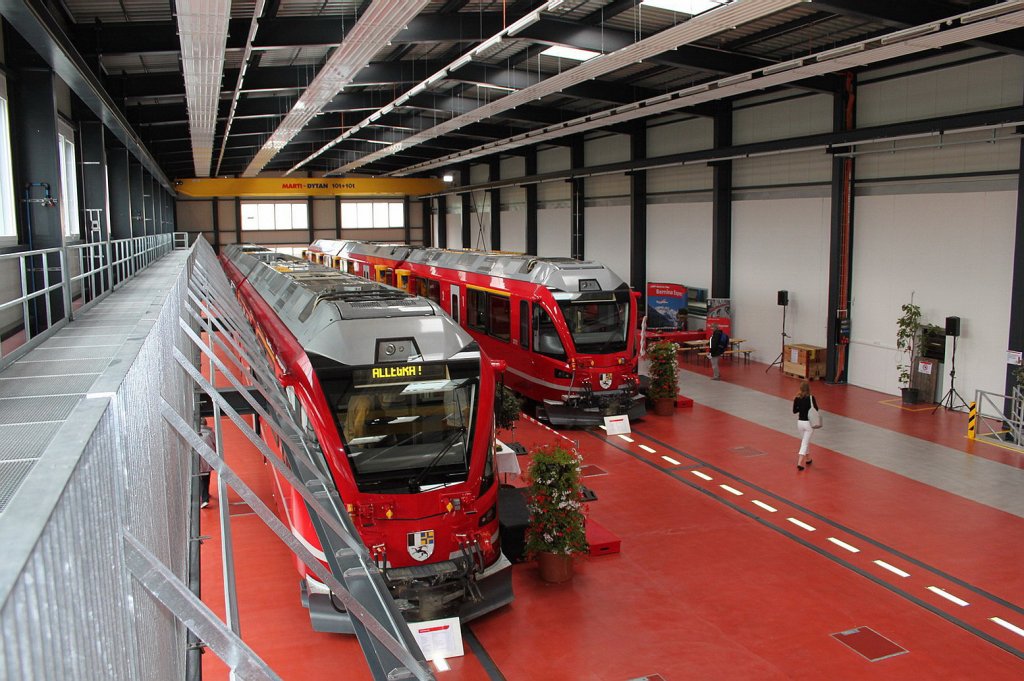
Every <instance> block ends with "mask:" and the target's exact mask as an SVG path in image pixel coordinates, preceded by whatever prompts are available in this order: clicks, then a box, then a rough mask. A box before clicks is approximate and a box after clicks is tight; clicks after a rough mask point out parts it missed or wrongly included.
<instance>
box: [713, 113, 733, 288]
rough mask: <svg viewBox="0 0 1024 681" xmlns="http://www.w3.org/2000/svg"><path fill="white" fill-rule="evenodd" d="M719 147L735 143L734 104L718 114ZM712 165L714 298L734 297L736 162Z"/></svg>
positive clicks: (716, 135)
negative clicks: (732, 290)
mask: <svg viewBox="0 0 1024 681" xmlns="http://www.w3.org/2000/svg"><path fill="white" fill-rule="evenodd" d="M714 123H715V128H714V146H715V149H720V148H723V147H731V146H732V105H731V104H730V103H728V102H723V103H721V104H720V105H719V107H718V111H717V113H716V115H715V121H714ZM710 165H711V174H712V189H711V193H712V202H713V205H712V208H711V211H712V213H711V297H712V298H728V297H730V296H731V293H730V286H731V281H732V161H715V162H714V163H712V164H710Z"/></svg>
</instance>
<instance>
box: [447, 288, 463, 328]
mask: <svg viewBox="0 0 1024 681" xmlns="http://www.w3.org/2000/svg"><path fill="white" fill-rule="evenodd" d="M450 290H451V294H452V295H451V301H450V302H451V312H450V314H451V316H452V319H454V320H455V322H456V323H458V324H461V323H462V318H461V317H460V315H459V285H458V284H452V285H451V289H450Z"/></svg>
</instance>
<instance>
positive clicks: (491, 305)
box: [487, 293, 512, 341]
mask: <svg viewBox="0 0 1024 681" xmlns="http://www.w3.org/2000/svg"><path fill="white" fill-rule="evenodd" d="M487 298H488V300H487V332H488V333H489V334H490V335H492V336H494V337H495V338H498V339H500V340H503V341H508V340H511V339H512V320H511V318H510V317H511V314H512V303H511V301H509V299H508V297H507V296H499V295H495V294H493V293H490V294H487Z"/></svg>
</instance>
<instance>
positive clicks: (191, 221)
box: [176, 199, 213, 232]
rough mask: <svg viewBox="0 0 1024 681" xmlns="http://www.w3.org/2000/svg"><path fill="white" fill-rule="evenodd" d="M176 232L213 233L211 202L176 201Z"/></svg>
mask: <svg viewBox="0 0 1024 681" xmlns="http://www.w3.org/2000/svg"><path fill="white" fill-rule="evenodd" d="M176 209H177V215H178V226H177V229H178V231H182V232H212V231H213V200H212V199H207V200H205V201H178V202H177V206H176Z"/></svg>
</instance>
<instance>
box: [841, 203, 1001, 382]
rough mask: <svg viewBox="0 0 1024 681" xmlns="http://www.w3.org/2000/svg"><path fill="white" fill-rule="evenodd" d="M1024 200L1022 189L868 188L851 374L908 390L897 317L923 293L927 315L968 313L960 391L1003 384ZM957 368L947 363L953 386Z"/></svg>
mask: <svg viewBox="0 0 1024 681" xmlns="http://www.w3.org/2000/svg"><path fill="white" fill-rule="evenodd" d="M1016 200H1017V195H1016V192H977V193H958V194H918V195H896V196H865V197H858V199H857V208H856V211H855V213H854V215H855V218H854V219H855V229H854V245H853V253H854V266H853V271H852V274H853V298H852V306H851V309H852V313H851V322H852V342H851V348H850V378H849V380H850V382H851V383H853V384H855V385H860V386H863V387H865V388H871V389H873V390H879V391H882V392H888V393H893V394H896V393H898V384H897V371H896V365H897V363H898V361H899V358H898V355H897V352H896V318H897V317H898V316H899V309H900V306H901V305H902V304H903V303H906V302H909V301H910V295H911V292H913V293H914V302H915V303H917V304H918V305H920V306H921V311H922V313H923V317H924V320H925V321H926V322H930V323H933V324H940V325H941V324H943V322H944V320H945V318H946V317H947V316H953V315H955V316H958V317H960V318H961V320H962V327H961V333H962V335H961V337H960V341H959V343H958V349H957V357H956V365H957V372H956V374H957V375H956V385H957V389H958V390H959V391H960V393H961V394H963V395H964V397H966V398H967V399H968V400H970V399H971V396H972V395H973V394H974V391H975V389H983V390H990V391H994V392H999V393H1002V390H1003V383H1004V380H1005V362H1006V340H1007V329H1008V328H1009V307H1010V295H1011V291H1010V286H1009V282H1010V281H1011V279H1012V273H1013V267H1012V256H1013V246H1012V244H1013V243H1014V222H1015V219H1014V216H1015V213H1016ZM949 345H951V343H949ZM949 345H947V349H946V353H947V358H948V356H949V353H950V351H951V350H950V347H949ZM948 374H949V366H948V364H947V366H946V367H945V370H944V372H943V377H942V379H943V381H944V383H945V384H946V385H947V386H948V380H949V379H948Z"/></svg>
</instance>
